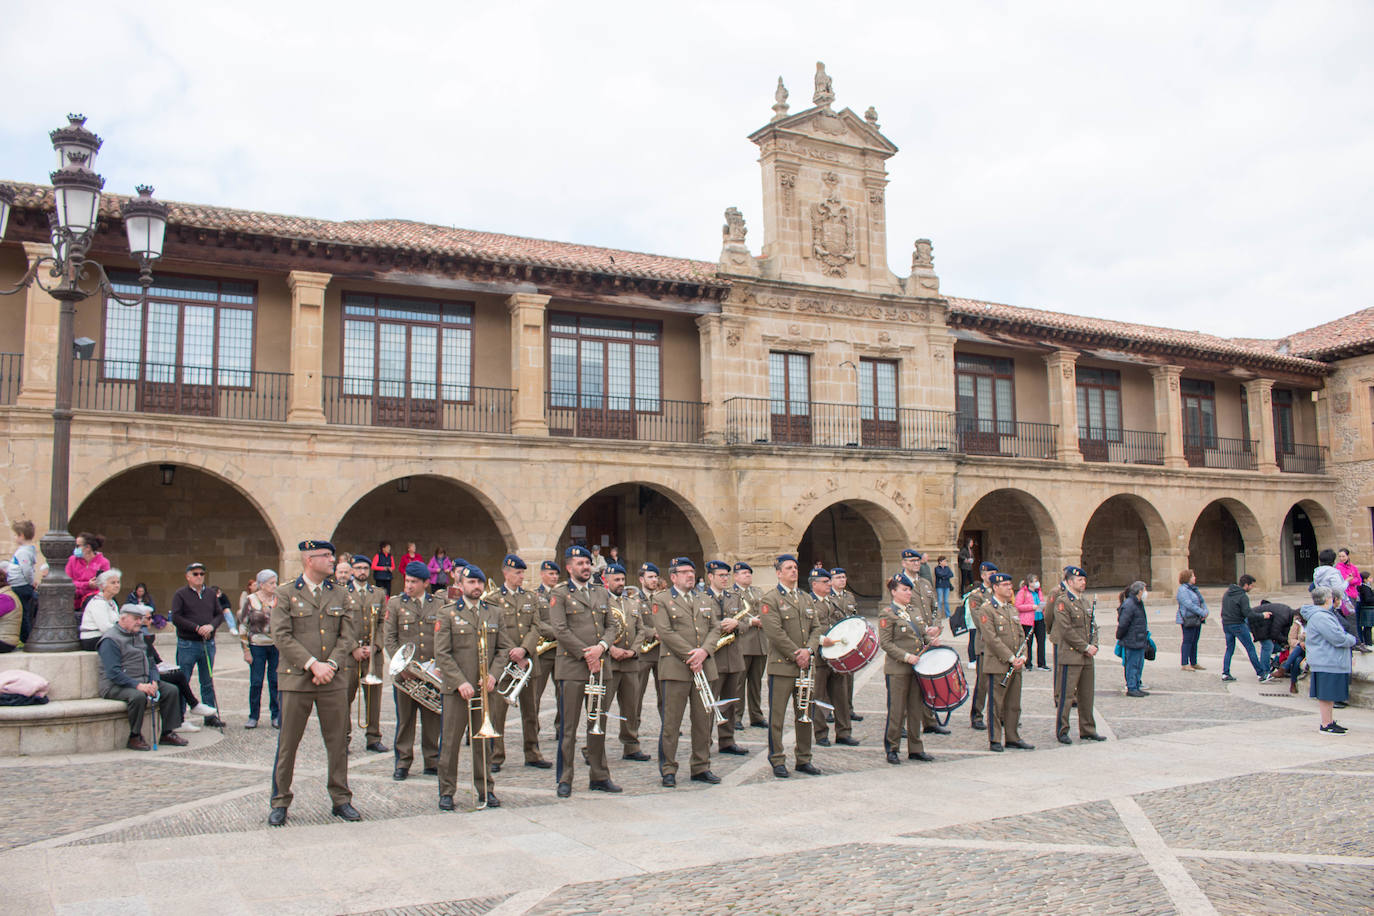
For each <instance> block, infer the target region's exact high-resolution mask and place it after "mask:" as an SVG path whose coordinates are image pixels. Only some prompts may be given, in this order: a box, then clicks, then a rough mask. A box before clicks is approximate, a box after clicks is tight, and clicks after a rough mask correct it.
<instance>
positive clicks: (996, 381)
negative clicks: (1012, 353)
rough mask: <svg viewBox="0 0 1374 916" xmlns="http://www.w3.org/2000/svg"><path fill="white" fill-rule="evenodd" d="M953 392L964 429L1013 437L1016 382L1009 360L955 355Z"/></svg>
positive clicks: (1014, 429) (1014, 432)
mask: <svg viewBox="0 0 1374 916" xmlns="http://www.w3.org/2000/svg"><path fill="white" fill-rule="evenodd" d="M954 390H955V410H956V411H957V412H958V415H959V421H960V424H961V426H963V428H965V429H976V430H977V431H978V432H987V433H991V432H996V433H998V434H999V435H1003V436H1011V435H1015V434H1016V383H1015V379H1014V377H1013V364H1012V361H1011V360H1010V359H1003V358H1000V357H994V356H973V355H970V354H959V353H956V354H955V356H954Z"/></svg>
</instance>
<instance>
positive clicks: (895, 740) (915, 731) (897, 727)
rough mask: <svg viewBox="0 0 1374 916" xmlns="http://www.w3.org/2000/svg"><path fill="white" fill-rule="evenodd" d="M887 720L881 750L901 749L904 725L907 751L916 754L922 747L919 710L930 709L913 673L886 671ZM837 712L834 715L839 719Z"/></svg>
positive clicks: (923, 746)
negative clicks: (887, 672) (889, 672)
mask: <svg viewBox="0 0 1374 916" xmlns="http://www.w3.org/2000/svg"><path fill="white" fill-rule="evenodd" d="M886 679H887V724H886V725H885V726H884V727H883V750H886V751H889V752H890V751H900V750H901V749H902V729H903V728H906V750H907V753H908V754H919V753H921V752H923V751H924V750H925V744H924V743H923V742H922V741H921V732H922V731H924V728H923V723H924V719H923V715H922V712H921V711H922V710H925V711H926V712H929V711H930V710H929V709H928V708H927V707H926V704H925V703H924V702H922V701H921V689H920V687H919V686H918V685H917V684H916V673H915V672H914V671H913V672H909V673H903V674H889V675H887V678H886ZM838 718H839V717H838V716H837V717H836V719H837V720H838Z"/></svg>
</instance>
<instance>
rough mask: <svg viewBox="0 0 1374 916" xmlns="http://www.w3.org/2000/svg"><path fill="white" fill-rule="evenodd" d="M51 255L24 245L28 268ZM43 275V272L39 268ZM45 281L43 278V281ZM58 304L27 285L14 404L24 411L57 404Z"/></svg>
mask: <svg viewBox="0 0 1374 916" xmlns="http://www.w3.org/2000/svg"><path fill="white" fill-rule="evenodd" d="M50 254H52V246H51V245H49V244H47V243H46V242H25V243H24V256H25V257H26V258H27V259H28V262H29V266H30V267H32V266H33V263H34V262H35V261H37V260H38V259H39V258H44V257H47V256H48V255H50ZM42 269H43V270H44V271H46V268H42ZM44 280H45V281H46V280H47V278H46V277H45V278H44ZM60 313H61V304H60V303H59V302H58V301H57V300H56V299H54V298H53V297H52V296H49V295H48V294H47V293H46V292H44V291H43V288H42V287H40V286H39V285H38V284H37V283H34V284H33V285H31V286H30V287H29V289H28V294H27V297H26V301H25V309H24V368H23V380H22V382H21V384H20V388H19V396H18V398H16V399H15V403H17V404H21V405H23V406H25V407H47V408H49V409H51V408H52V407H53V405H54V404H56V403H57V325H58V319H59V317H60Z"/></svg>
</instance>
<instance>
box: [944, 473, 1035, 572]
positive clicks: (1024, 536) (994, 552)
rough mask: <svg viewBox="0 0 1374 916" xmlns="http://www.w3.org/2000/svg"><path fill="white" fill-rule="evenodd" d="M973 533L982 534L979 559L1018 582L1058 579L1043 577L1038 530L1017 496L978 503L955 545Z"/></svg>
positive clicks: (1001, 497) (993, 498)
mask: <svg viewBox="0 0 1374 916" xmlns="http://www.w3.org/2000/svg"><path fill="white" fill-rule="evenodd" d="M974 532H981V536H980V540H981V542H982V559H983V560H984V561H985V562H988V561H990V562H992V563H994V564H996V566H997V568H998V569H999V570H1000V571H1002V572H1004V573H1007V574H1008V575H1010V576H1011V577H1012V578H1013V579H1014V580H1015V581H1016V582H1017V583H1020V581H1021V580H1022V579H1023V578H1025V577H1026V576H1028V575H1030V574H1032V573H1035V574H1036V575H1038V576H1040V579H1041V581H1042V582H1044V581H1050V582H1053V581H1055V580H1056V579H1057V578H1058V577H1057V576H1056V575H1053V574H1049V575H1047V574H1046V570H1045V564H1044V554H1043V551H1042V550H1041V530H1040V528H1039V527H1038V526H1037V525H1036V522H1035V520H1034V519H1033V518H1032V517H1031V513H1030V512H1029V511H1027V509H1026V507H1025V506H1024V505H1022V503H1021V502H1020V501H1019V500H1018V499H1017V498H1016V496H1014V495H1012V494H1010V493H1007V494H1006V495H1002V494H993V495H991V496H989V497H985V498H984V499H982V500H980V501H979V502H978V504H977V505H975V506H974V507H973V511H972V512H970V513H969V514H968V517H967V518H965V519H964V524H963V527H962V528H961V529H960V531H959V538H958V541H957V543H961V544H962V543H963V542H964V540H965V539H966V538H968V537H970V536H974V534H973V533H974ZM954 555H957V554H953V553H952V554H951V556H954Z"/></svg>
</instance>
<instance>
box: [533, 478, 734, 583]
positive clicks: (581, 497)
mask: <svg viewBox="0 0 1374 916" xmlns="http://www.w3.org/2000/svg"><path fill="white" fill-rule="evenodd" d="M622 487H641V488H647V489H649V490H652V491H653V492H655V493H657V494H659V495H661V496H662V497H664V498H665V499H666V500H668V502H669V503H671V504H672V506H673V507H674V508H675V509H676V510H677V511H678V512H680V513H681V514H682V516H683V517H684V518H685V519H686V521H687V523H688V525H689V526H690V527H691V529H692V533H693V534H694V535H695V536H696V540H697V543H698V545H699V547H700V550H701V554H702V556H701V558H700V559H710V558H714V557H717V556H720V551H721V542H720V539H719V538H718V537H717V535H716V532H715V530H714V529H713V528H712V527H711V523H710V522H709V521H707V520H706V516H705V514H704V513H703V512H702V511H701V509H699V508H698V507H697V504H696V502H695V501H694V500H692V499H691V498H689V497H688V496H687V495H686V494H684V493H683V491H682V479H681V478H673V477H672V476H671V475H669V474H666V473H663V472H659V471H653V470H649V469H643V468H641V469H637V470H636V471H635V472H634V474H633V476H631V477H630V479H628V480H605V479H603V480H598V481H593V482H590V483H587V484H585V485H584V486H582V487H581V488H580V489H579V490H577V491H576V492H575V493H574V494H573V495H572V496H571V497H569V498H568V500H567V501H566V502H564V504H563V506H562V507H561V508H560V509H559V510H558V512H557V514H556V516H555V517H556V518H558V519H560V520H567V521H564V522H563V528H562V529H560V530H561V531H562V534H560V536H559V541H558V543H557V545H556V548H557V549H558V551H559V562H560V563H561V562H562V559H561V557H562V555H561V551H562V549H563V548H564V547H566V546H567V543H568V541H567V537H568V532H567V528H568V527H569V526H570V525H571V519H572V518H573V517H574V516H575V515H577V514H578V511H579V510H581V509H582V507H583V505H584V504H585V503H587V502H588V501H589V500H591V499H592V497H594V496H597V495H599V494H601V493H603V492H605V491H608V490H617V489H619V488H622ZM616 546H619V547H622V548H624V547H625V546H626V545H616ZM688 555H689V556H690V555H691V554H688ZM622 559H626V560H630V561H631V562H635V563H638V562H641V559H640V558H638V557H630V556H622ZM644 559H649V560H653V561H654V562H658V560H657V559H656V558H654V557H646V558H644ZM661 559H663V560H665V561H666V560H668V559H670V558H669V557H663V558H661ZM693 559H694V560H695V559H698V558H696V557H694V558H693ZM627 569H628V567H627ZM632 575H633V574H632Z"/></svg>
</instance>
